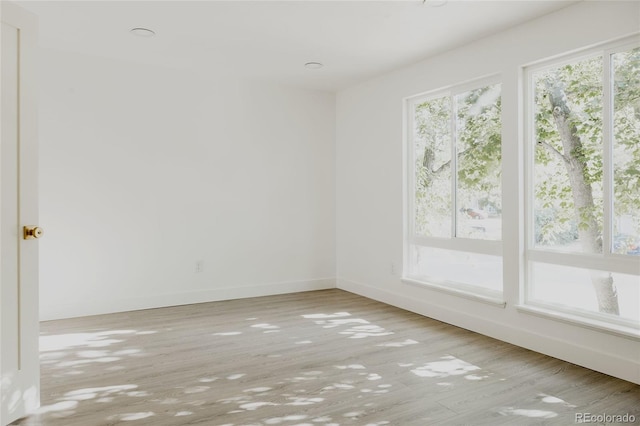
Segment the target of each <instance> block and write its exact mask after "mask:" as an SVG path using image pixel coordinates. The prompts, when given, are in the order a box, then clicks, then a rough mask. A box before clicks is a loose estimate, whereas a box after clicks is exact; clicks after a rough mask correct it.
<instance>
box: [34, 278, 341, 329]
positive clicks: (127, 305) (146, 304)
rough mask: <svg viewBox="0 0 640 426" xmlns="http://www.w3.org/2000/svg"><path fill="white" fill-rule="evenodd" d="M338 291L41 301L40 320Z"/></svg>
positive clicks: (293, 287) (285, 285)
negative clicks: (56, 302) (57, 302)
mask: <svg viewBox="0 0 640 426" xmlns="http://www.w3.org/2000/svg"><path fill="white" fill-rule="evenodd" d="M335 287H336V280H335V278H320V279H313V280H305V281H288V282H281V283H267V284H256V285H250V286H239V287H222V288H215V289H210V290H201V291H191V292H186V293H164V294H154V295H149V296H145V297H130V298H126V299H105V300H99V301H91V302H82V303H70V304H64V305H47V304H45V303H42V301H41V303H40V320H41V321H49V320H55V319H63V318H75V317H83V316H89V315H102V314H111V313H115V312H126V311H137V310H140V309H151V308H163V307H167V306H179V305H190V304H193V303H205V302H215V301H221V300H231V299H244V298H248V297H260V296H272V295H276V294H285V293H299V292H303V291H313V290H326V289H331V288H335Z"/></svg>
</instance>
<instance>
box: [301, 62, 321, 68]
mask: <svg viewBox="0 0 640 426" xmlns="http://www.w3.org/2000/svg"><path fill="white" fill-rule="evenodd" d="M304 67H305V68H306V69H309V70H319V69H320V68H322V67H324V65H322V64H321V63H320V62H307V63H306V64H304Z"/></svg>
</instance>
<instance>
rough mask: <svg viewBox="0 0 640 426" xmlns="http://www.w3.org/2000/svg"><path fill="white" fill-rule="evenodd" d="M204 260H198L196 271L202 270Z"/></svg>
mask: <svg viewBox="0 0 640 426" xmlns="http://www.w3.org/2000/svg"><path fill="white" fill-rule="evenodd" d="M203 267H204V262H203V261H202V260H196V272H198V273H199V272H202V269H203Z"/></svg>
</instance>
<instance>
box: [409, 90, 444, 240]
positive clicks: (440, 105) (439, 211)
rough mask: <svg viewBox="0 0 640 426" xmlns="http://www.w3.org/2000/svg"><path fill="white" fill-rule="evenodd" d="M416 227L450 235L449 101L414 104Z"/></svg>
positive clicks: (420, 232) (420, 231)
mask: <svg viewBox="0 0 640 426" xmlns="http://www.w3.org/2000/svg"><path fill="white" fill-rule="evenodd" d="M414 123H415V128H414V138H413V140H414V158H415V191H416V193H415V231H416V233H417V234H418V235H425V236H434V237H451V101H450V98H449V97H448V96H447V97H442V98H437V99H431V100H428V101H425V102H422V103H419V104H417V105H416V106H415V110H414Z"/></svg>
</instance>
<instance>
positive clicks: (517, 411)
mask: <svg viewBox="0 0 640 426" xmlns="http://www.w3.org/2000/svg"><path fill="white" fill-rule="evenodd" d="M499 413H500V414H502V415H503V416H508V415H512V416H521V417H529V418H534V419H552V418H554V417H558V413H556V412H554V411H547V410H527V409H523V408H513V407H507V408H503V409H502V410H500V411H499Z"/></svg>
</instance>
